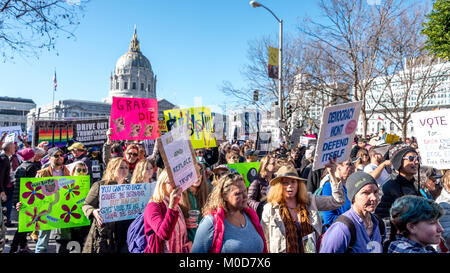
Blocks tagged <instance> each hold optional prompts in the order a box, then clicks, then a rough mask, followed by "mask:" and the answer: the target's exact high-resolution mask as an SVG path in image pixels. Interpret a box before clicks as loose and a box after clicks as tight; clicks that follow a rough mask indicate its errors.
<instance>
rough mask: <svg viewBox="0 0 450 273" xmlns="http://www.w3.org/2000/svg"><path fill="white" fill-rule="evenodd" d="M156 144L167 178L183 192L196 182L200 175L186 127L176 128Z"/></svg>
mask: <svg viewBox="0 0 450 273" xmlns="http://www.w3.org/2000/svg"><path fill="white" fill-rule="evenodd" d="M160 140H161V141H159V142H158V145H159V147H158V148H159V150H160V152H161V156H162V158H163V161H164V166H165V168H166V170H167V174H168V175H169V178H170V179H171V180H173V181H174V183H175V185H176V186H180V187H181V188H182V189H183V191H184V190H186V189H188V188H189V187H190V186H191V185H192V184H194V183H195V182H197V180H198V178H199V177H200V174H199V173H198V171H199V170H198V169H197V168H196V163H197V161H196V158H195V154H194V149H193V148H192V143H191V137H190V133H189V132H188V129H187V127H186V126H178V127H176V128H173V129H172V130H170V131H169V132H168V133H166V134H164V135H162V136H161V137H160Z"/></svg>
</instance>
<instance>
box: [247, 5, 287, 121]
mask: <svg viewBox="0 0 450 273" xmlns="http://www.w3.org/2000/svg"><path fill="white" fill-rule="evenodd" d="M250 6H252V7H253V8H258V7H263V8H265V9H266V10H268V11H269V12H270V13H271V14H272V15H273V17H275V19H276V20H277V21H278V23H280V39H279V41H280V46H279V47H280V49H279V52H280V54H279V56H278V105H279V106H280V112H281V120H282V121H284V114H283V112H284V103H283V91H282V90H283V89H282V88H283V87H282V86H283V85H282V83H283V80H282V75H283V74H282V71H283V69H282V60H283V20H280V19H279V18H278V17H277V16H276V15H275V14H274V13H273V12H272V11H271V10H270V9H269V8H267V7H266V6H264V5H263V4H260V3H258V2H256V1H250Z"/></svg>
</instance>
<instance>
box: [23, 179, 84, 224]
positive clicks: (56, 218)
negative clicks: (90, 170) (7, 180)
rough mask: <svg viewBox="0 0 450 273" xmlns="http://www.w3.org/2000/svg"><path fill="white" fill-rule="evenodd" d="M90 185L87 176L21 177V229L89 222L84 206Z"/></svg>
mask: <svg viewBox="0 0 450 273" xmlns="http://www.w3.org/2000/svg"><path fill="white" fill-rule="evenodd" d="M89 188H90V178H89V176H88V175H83V176H59V177H40V178H21V179H20V202H22V207H21V208H20V211H19V232H26V231H33V230H50V229H56V228H69V227H79V226H88V225H90V224H91V222H90V221H89V219H87V218H86V216H85V215H84V213H83V211H82V209H81V207H82V205H83V203H84V199H86V196H87V195H88V193H89Z"/></svg>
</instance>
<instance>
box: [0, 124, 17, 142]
mask: <svg viewBox="0 0 450 273" xmlns="http://www.w3.org/2000/svg"><path fill="white" fill-rule="evenodd" d="M4 133H7V136H6V137H8V136H9V137H10V138H11V136H10V135H11V134H15V135H14V139H13V140H11V139H8V141H7V140H6V139H5V142H17V143H19V138H18V137H17V136H21V135H22V128H21V127H20V126H19V125H17V126H8V127H0V136H2V135H3V134H4Z"/></svg>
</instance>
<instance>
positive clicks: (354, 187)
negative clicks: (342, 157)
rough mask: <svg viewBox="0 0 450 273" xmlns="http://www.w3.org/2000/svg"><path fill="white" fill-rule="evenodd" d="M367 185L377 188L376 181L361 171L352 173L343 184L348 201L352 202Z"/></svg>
mask: <svg viewBox="0 0 450 273" xmlns="http://www.w3.org/2000/svg"><path fill="white" fill-rule="evenodd" d="M367 184H375V185H377V187H378V184H377V181H376V180H375V178H373V177H372V176H371V175H370V174H368V173H366V172H363V171H357V172H354V173H352V174H351V175H350V176H349V177H348V178H347V181H346V182H345V187H346V188H347V197H348V200H350V201H352V199H353V197H355V195H356V194H357V193H358V192H359V190H361V188H362V187H364V186H365V185H367Z"/></svg>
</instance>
